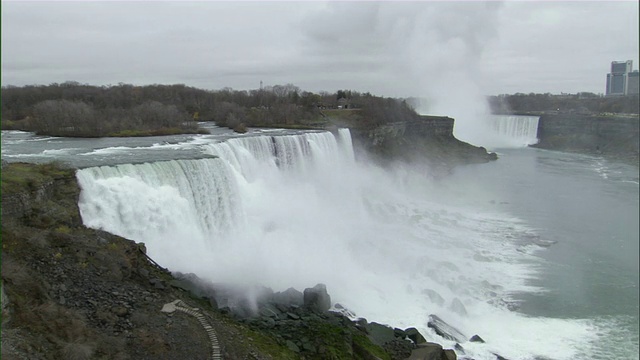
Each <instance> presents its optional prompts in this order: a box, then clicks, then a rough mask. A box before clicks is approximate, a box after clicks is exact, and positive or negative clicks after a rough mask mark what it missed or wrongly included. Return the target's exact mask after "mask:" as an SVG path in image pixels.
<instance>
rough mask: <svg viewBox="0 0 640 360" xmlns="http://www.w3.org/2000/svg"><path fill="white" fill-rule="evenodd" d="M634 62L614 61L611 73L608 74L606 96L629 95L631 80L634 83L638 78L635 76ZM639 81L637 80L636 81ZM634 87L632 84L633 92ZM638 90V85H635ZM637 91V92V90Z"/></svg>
mask: <svg viewBox="0 0 640 360" xmlns="http://www.w3.org/2000/svg"><path fill="white" fill-rule="evenodd" d="M631 70H633V61H632V60H627V61H612V62H611V72H610V73H609V74H607V89H606V95H611V96H613V95H629V85H630V84H629V80H631V81H634V80H635V79H633V78H637V75H635V76H634V75H631V78H632V79H629V78H630V76H629V75H630V74H633V73H632V71H631ZM635 81H637V80H635ZM634 85H635V84H631V91H633V90H634ZM635 88H637V85H635ZM636 91H637V90H636Z"/></svg>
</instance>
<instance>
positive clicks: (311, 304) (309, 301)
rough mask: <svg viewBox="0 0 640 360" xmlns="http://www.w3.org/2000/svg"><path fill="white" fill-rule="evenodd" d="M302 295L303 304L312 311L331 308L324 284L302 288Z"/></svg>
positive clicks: (323, 310)
mask: <svg viewBox="0 0 640 360" xmlns="http://www.w3.org/2000/svg"><path fill="white" fill-rule="evenodd" d="M303 297H304V306H305V307H306V308H308V309H311V310H312V311H316V312H325V311H329V309H330V308H331V297H330V296H329V294H328V293H327V287H326V286H325V285H324V284H317V285H316V286H314V287H312V288H306V289H304V293H303Z"/></svg>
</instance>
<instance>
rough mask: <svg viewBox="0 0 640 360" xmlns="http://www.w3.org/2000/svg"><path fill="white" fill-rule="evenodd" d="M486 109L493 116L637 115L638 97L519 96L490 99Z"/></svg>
mask: <svg viewBox="0 0 640 360" xmlns="http://www.w3.org/2000/svg"><path fill="white" fill-rule="evenodd" d="M488 101H489V106H490V108H491V110H492V112H493V113H495V114H508V113H524V112H541V111H545V112H568V113H582V114H594V113H595V114H602V113H622V114H638V113H640V111H639V107H640V98H639V97H638V95H637V94H636V95H629V96H602V95H597V94H594V93H589V92H581V93H577V94H562V95H552V94H549V93H546V94H534V93H530V94H522V93H517V94H513V95H499V96H491V97H489V99H488Z"/></svg>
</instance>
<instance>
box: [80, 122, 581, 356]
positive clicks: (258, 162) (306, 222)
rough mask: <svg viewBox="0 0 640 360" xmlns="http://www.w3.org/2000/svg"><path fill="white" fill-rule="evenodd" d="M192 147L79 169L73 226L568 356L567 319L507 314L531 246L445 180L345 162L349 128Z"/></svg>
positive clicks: (405, 317)
mask: <svg viewBox="0 0 640 360" xmlns="http://www.w3.org/2000/svg"><path fill="white" fill-rule="evenodd" d="M516 127H517V126H516ZM505 131H507V130H505ZM508 131H514V132H518V131H519V130H513V129H511V130H508ZM523 136H528V133H526V134H524V135H523ZM199 146H200V149H201V151H202V153H204V154H207V155H214V156H215V158H206V159H197V160H173V161H159V162H152V163H145V164H127V165H117V166H102V167H92V168H86V169H82V170H79V171H78V173H77V177H78V180H79V183H80V186H81V188H82V193H81V198H80V202H79V206H80V211H81V214H82V218H83V221H84V223H85V224H86V225H87V226H90V227H93V228H100V229H104V230H106V231H109V232H112V233H115V234H118V235H121V236H124V237H127V238H130V239H133V240H135V241H140V242H144V243H146V246H147V249H148V253H149V255H150V256H151V257H152V258H154V259H155V260H156V261H158V262H159V263H161V264H162V265H163V266H166V267H168V268H169V269H171V270H174V271H180V272H193V273H196V274H197V275H198V276H200V277H203V278H206V279H209V280H211V281H214V282H227V283H238V284H245V285H265V286H269V287H271V288H273V290H275V291H282V290H284V289H286V288H288V287H291V286H293V287H296V288H298V289H302V288H305V287H309V286H313V285H315V284H316V283H319V282H322V283H325V284H326V285H327V288H328V290H329V292H330V294H331V296H332V299H333V300H334V301H336V302H340V303H342V304H343V305H344V306H346V307H348V308H350V309H351V310H353V311H354V312H355V313H356V314H357V315H360V316H365V317H367V318H368V319H370V320H372V321H378V322H383V323H389V324H392V325H394V326H398V327H409V326H415V327H417V328H418V329H420V330H421V332H422V333H423V334H425V335H426V337H427V338H428V339H430V340H432V341H437V342H441V343H442V342H444V343H445V346H449V347H453V345H454V344H453V343H447V342H446V341H444V340H443V339H441V338H439V337H437V336H436V335H435V334H434V333H433V332H432V330H431V329H428V328H427V318H428V315H429V314H438V315H439V316H441V317H442V318H444V319H445V320H446V321H448V322H450V323H451V324H453V325H454V326H456V327H458V328H459V329H460V330H461V331H462V332H464V333H465V334H466V335H468V336H471V335H473V334H476V333H477V334H480V335H481V336H482V337H483V338H485V340H488V345H487V344H474V343H469V344H466V345H465V348H466V351H467V354H468V355H470V356H473V357H474V358H476V359H479V360H480V359H493V358H495V357H494V356H493V355H492V352H500V353H501V355H503V356H506V357H508V358H516V359H517V358H520V359H523V358H529V357H530V356H532V354H535V355H537V356H543V357H553V358H559V359H568V358H571V356H572V355H573V350H571V349H567V347H566V343H567V342H570V341H574V339H577V338H580V339H585V338H588V336H589V332H588V329H587V326H585V325H584V324H581V323H578V322H572V321H569V320H560V319H536V318H529V317H525V316H522V315H519V314H518V313H516V312H514V311H512V309H513V307H514V306H516V303H515V302H514V299H513V297H512V295H513V294H514V293H517V292H536V291H539V289H538V288H536V287H534V286H531V285H530V283H529V282H528V280H530V279H532V278H534V277H535V274H536V263H537V261H536V258H535V257H534V256H532V255H531V252H532V249H534V248H536V246H535V245H532V244H531V243H530V242H527V241H524V240H522V239H531V238H535V236H536V234H535V231H534V230H533V229H529V228H528V227H526V226H525V225H524V224H523V223H522V222H521V221H520V220H519V219H516V218H513V217H512V216H509V215H508V214H506V213H503V212H500V211H496V210H491V211H488V210H487V208H486V202H484V203H483V204H484V205H483V206H484V207H476V206H475V205H474V201H473V199H462V198H461V196H460V195H459V194H457V193H456V191H458V190H459V189H460V187H456V186H455V184H451V183H447V184H444V185H446V186H444V187H443V184H438V183H431V182H429V181H427V179H428V177H426V176H424V173H421V171H423V169H420V170H418V169H412V168H409V167H401V166H398V167H396V168H393V170H389V169H381V168H378V167H376V166H373V165H370V164H365V163H360V162H357V161H355V160H354V154H353V148H352V144H351V138H350V134H349V131H348V130H340V131H339V132H338V133H337V134H335V135H334V134H332V133H330V132H309V133H302V134H297V135H278V136H269V135H261V136H245V137H236V138H232V139H228V140H226V141H211V142H206V141H202V142H201V143H200V144H199ZM452 189H453V190H452ZM452 191H453V192H452ZM462 200H465V201H462ZM496 322H499V323H500V325H499V326H496V325H495V324H496ZM558 329H562V330H561V331H559V330H558ZM541 342H544V343H545V346H544V347H540V343H541Z"/></svg>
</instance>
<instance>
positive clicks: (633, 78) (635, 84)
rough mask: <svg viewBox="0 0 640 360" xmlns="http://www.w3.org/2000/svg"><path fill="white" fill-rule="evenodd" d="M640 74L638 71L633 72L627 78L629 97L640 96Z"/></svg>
mask: <svg viewBox="0 0 640 360" xmlns="http://www.w3.org/2000/svg"><path fill="white" fill-rule="evenodd" d="M639 80H640V73H639V72H638V70H635V71H632V72H630V73H629V75H628V76H627V95H634V94H639V93H640V89H638V88H639V87H640V86H639V85H640V82H639Z"/></svg>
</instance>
